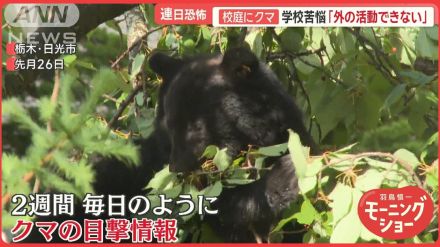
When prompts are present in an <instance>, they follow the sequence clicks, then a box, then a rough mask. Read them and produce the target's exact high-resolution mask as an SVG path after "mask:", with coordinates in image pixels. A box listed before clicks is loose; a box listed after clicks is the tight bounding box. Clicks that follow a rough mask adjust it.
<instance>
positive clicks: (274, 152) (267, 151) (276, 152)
mask: <svg viewBox="0 0 440 247" xmlns="http://www.w3.org/2000/svg"><path fill="white" fill-rule="evenodd" d="M286 151H287V143H282V144H277V145H273V146H268V147H261V148H259V149H258V150H257V153H259V154H262V155H264V156H273V157H278V156H281V155H283V154H285V153H286Z"/></svg>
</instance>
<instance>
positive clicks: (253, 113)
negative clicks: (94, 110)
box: [142, 48, 315, 242]
mask: <svg viewBox="0 0 440 247" xmlns="http://www.w3.org/2000/svg"><path fill="white" fill-rule="evenodd" d="M150 67H151V69H152V70H153V71H155V72H156V73H157V74H158V75H160V76H161V77H162V78H163V83H162V85H161V89H160V93H159V110H158V118H157V121H156V128H157V129H160V130H161V131H163V132H166V133H167V134H168V137H169V141H170V145H171V146H170V148H171V155H170V158H169V164H170V166H169V167H170V170H171V171H175V172H189V171H194V170H196V169H198V168H200V164H201V161H200V159H199V157H201V155H202V153H203V151H204V149H205V148H206V146H208V145H216V146H218V147H221V148H225V147H226V148H227V150H228V152H229V154H230V155H231V156H232V157H234V156H236V155H238V154H239V152H240V151H242V150H246V149H247V147H248V145H253V146H269V145H274V144H279V143H283V142H286V141H287V140H288V132H287V129H292V130H294V131H295V132H296V133H298V134H299V136H300V138H301V141H302V143H303V144H304V145H307V146H309V147H311V148H312V150H313V149H315V146H314V142H313V140H312V138H311V136H310V135H309V133H308V132H307V130H306V128H305V127H304V124H303V121H302V114H301V111H300V110H299V109H298V107H297V106H296V105H295V103H294V101H293V99H292V97H291V96H290V95H289V94H288V93H287V92H286V91H285V90H284V88H283V87H282V85H281V83H280V82H279V80H278V79H277V77H276V75H275V74H274V73H273V72H272V71H271V70H270V69H269V68H268V67H267V65H265V64H263V63H262V62H260V61H259V60H258V58H257V57H256V56H255V55H254V54H253V53H252V52H251V51H250V50H248V49H246V48H234V49H230V50H228V51H226V53H225V54H224V56H221V55H214V56H199V57H195V58H188V59H184V60H182V59H176V58H172V57H169V56H167V55H164V54H162V53H156V54H153V55H152V56H151V58H150ZM142 152H145V151H142ZM274 162H275V166H274V167H273V168H272V170H271V171H270V172H268V173H267V174H265V176H264V177H263V178H262V179H260V180H258V181H256V182H254V183H251V184H248V185H244V186H238V187H236V188H234V189H229V190H226V191H224V192H223V193H222V194H221V196H220V198H219V203H218V205H217V206H218V209H219V213H220V220H221V224H220V225H217V226H215V228H216V229H217V230H218V232H219V233H220V234H221V235H222V236H223V237H224V238H225V239H226V240H227V241H231V242H250V241H255V240H257V241H264V240H267V237H268V233H269V231H270V227H271V224H273V223H275V220H276V219H277V218H278V217H279V215H280V213H281V211H282V210H283V209H285V208H286V207H287V206H288V205H289V203H290V202H292V201H293V200H294V199H295V198H296V197H297V194H298V186H297V179H296V176H295V172H294V168H293V165H292V162H291V159H290V156H289V155H286V156H284V157H282V158H280V159H278V160H276V161H274Z"/></svg>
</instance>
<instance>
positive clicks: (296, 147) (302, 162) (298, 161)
mask: <svg viewBox="0 0 440 247" xmlns="http://www.w3.org/2000/svg"><path fill="white" fill-rule="evenodd" d="M287 145H288V148H289V153H290V157H291V159H292V162H293V165H294V167H295V172H296V175H297V177H298V178H303V177H305V175H306V171H307V157H306V156H305V154H304V151H303V146H302V145H301V140H300V138H299V135H298V134H296V133H295V132H293V131H292V130H290V129H289V142H288V143H287Z"/></svg>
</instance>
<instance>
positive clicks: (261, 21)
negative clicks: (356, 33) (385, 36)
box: [155, 4, 436, 27]
mask: <svg viewBox="0 0 440 247" xmlns="http://www.w3.org/2000/svg"><path fill="white" fill-rule="evenodd" d="M155 21H156V23H158V24H212V25H213V26H217V27H234V26H255V27H265V26H270V27H306V26H307V27H430V26H434V24H435V23H436V12H435V9H434V7H432V6H426V7H417V6H407V7H399V6H387V7H368V6H365V7H360V6H353V7H216V6H208V5H165V4H158V5H156V6H155Z"/></svg>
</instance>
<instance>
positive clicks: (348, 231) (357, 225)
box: [330, 190, 362, 243]
mask: <svg viewBox="0 0 440 247" xmlns="http://www.w3.org/2000/svg"><path fill="white" fill-rule="evenodd" d="M350 194H351V195H353V204H352V207H351V209H350V212H349V213H348V214H347V215H346V216H345V217H343V218H342V219H341V220H340V221H339V222H338V223H337V225H336V226H335V228H334V229H333V233H332V235H331V237H330V243H355V242H356V241H357V240H358V239H359V236H360V234H361V229H362V223H361V222H360V219H359V216H358V214H357V204H358V202H359V199H360V197H361V196H362V193H360V192H359V191H356V190H353V191H352V192H350ZM335 208H336V207H333V210H334V209H335Z"/></svg>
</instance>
